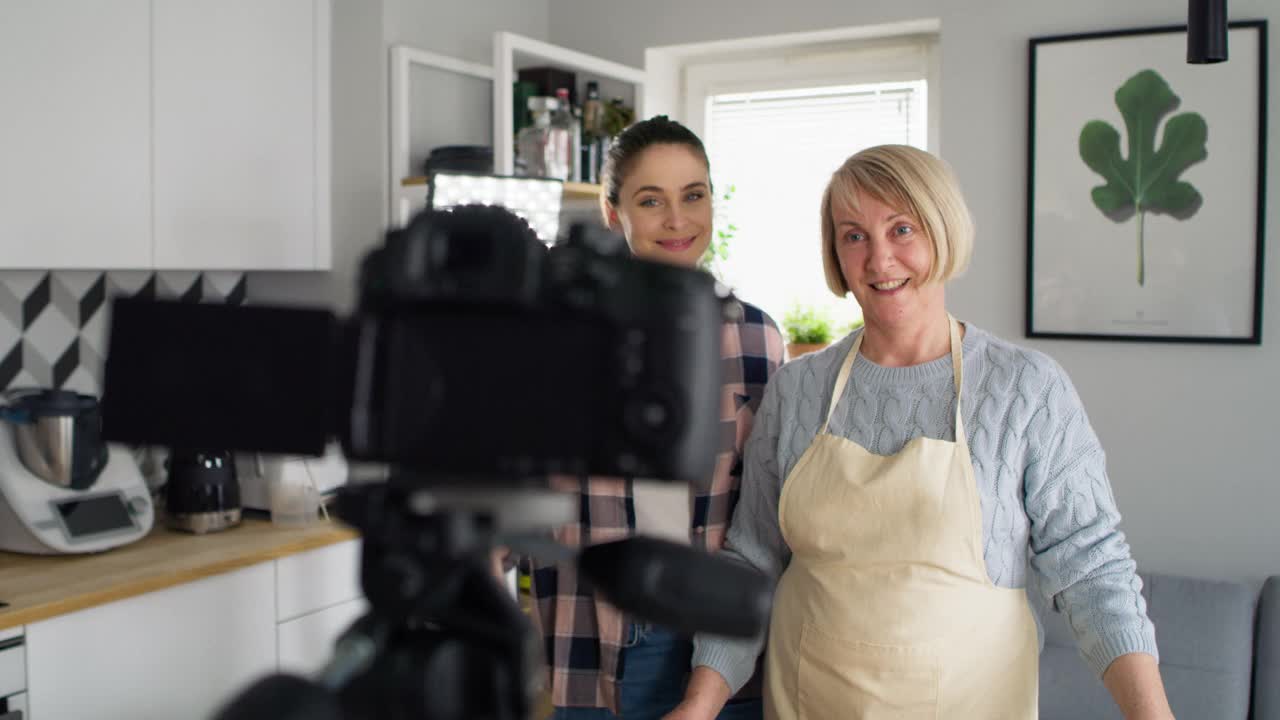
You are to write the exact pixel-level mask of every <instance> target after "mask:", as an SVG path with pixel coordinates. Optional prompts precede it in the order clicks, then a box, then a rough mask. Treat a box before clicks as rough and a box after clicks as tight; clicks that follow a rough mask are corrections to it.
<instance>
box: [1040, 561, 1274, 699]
mask: <svg viewBox="0 0 1280 720" xmlns="http://www.w3.org/2000/svg"><path fill="white" fill-rule="evenodd" d="M1142 579H1143V584H1144V587H1143V595H1144V597H1145V598H1146V600H1147V608H1148V612H1149V614H1150V616H1151V621H1152V622H1153V623H1154V624H1155V626H1156V640H1157V642H1158V643H1159V645H1160V672H1161V675H1162V676H1163V678H1164V682H1165V689H1166V691H1167V692H1168V694H1169V702H1170V704H1171V705H1172V706H1173V711H1174V714H1175V715H1176V716H1177V717H1178V718H1179V720H1249V719H1252V720H1280V577H1273V578H1271V579H1270V580H1268V581H1267V582H1266V584H1265V585H1264V586H1263V589H1262V594H1261V596H1259V594H1258V592H1257V591H1256V590H1255V589H1254V588H1253V587H1251V586H1248V585H1243V584H1238V583H1227V582H1216V581H1210V580H1195V579H1191V578H1182V577H1174V576H1169V575H1157V574H1143V576H1142ZM1041 616H1042V620H1043V622H1044V631H1045V646H1044V651H1043V652H1042V653H1041V655H1040V717H1041V720H1085V719H1092V718H1120V717H1121V716H1120V713H1119V711H1118V710H1117V709H1116V707H1115V704H1114V703H1113V702H1112V701H1111V696H1110V695H1109V694H1108V693H1107V690H1106V688H1104V687H1103V686H1102V682H1101V681H1100V680H1099V679H1098V677H1097V676H1096V675H1094V674H1093V672H1092V671H1090V670H1089V668H1088V667H1087V666H1086V665H1085V663H1084V660H1082V659H1081V658H1080V655H1079V653H1078V652H1077V651H1076V646H1075V640H1074V637H1073V636H1072V634H1071V630H1070V628H1069V627H1068V626H1067V622H1066V619H1065V617H1064V616H1062V615H1061V614H1059V613H1052V612H1050V613H1043V612H1042V613H1041Z"/></svg>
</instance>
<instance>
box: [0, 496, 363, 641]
mask: <svg viewBox="0 0 1280 720" xmlns="http://www.w3.org/2000/svg"><path fill="white" fill-rule="evenodd" d="M159 525H160V523H159V522H157V527H156V528H155V529H153V530H152V531H151V533H150V534H149V535H147V537H145V538H143V539H142V540H139V541H138V542H135V543H132V544H129V545H124V546H122V547H118V548H115V549H113V550H108V551H107V552H104V553H98V554H94V555H19V554H14V553H7V552H0V603H7V604H8V606H7V607H0V630H3V629H5V628H9V627H14V626H17V625H25V624H27V623H30V622H35V621H37V620H45V619H47V618H51V617H56V616H58V615H64V614H66V613H69V612H74V611H76V610H83V609H85V608H90V607H94V606H96V605H103V604H105V603H109V602H113V601H115V600H123V599H125V598H130V597H134V596H137V595H141V594H143V593H148V592H152V591H154V590H161V589H164V588H167V587H172V586H174V585H180V584H182V583H186V582H191V581H192V580H198V579H200V578H203V577H208V576H210V575H218V574H220V573H225V572H229V571H231V570H236V569H239V568H242V567H248V566H249V565H256V564H258V563H261V562H266V561H268V560H274V559H275V558H279V557H285V556H287V555H293V554H294V553H299V552H303V551H305V550H311V549H314V548H318V547H323V546H325V545H331V544H333V543H337V542H341V541H343V540H349V539H352V538H355V537H358V535H357V533H356V531H355V530H352V529H351V528H349V527H347V526H345V525H341V524H339V523H335V522H328V521H324V522H316V523H313V524H310V525H304V526H296V527H289V526H281V525H273V524H272V523H271V522H270V521H268V520H263V519H258V518H253V517H250V518H246V519H245V520H244V522H242V523H241V524H240V525H239V526H237V527H234V528H232V529H230V530H224V531H222V532H217V533H210V534H208V535H192V534H190V533H184V532H177V531H173V530H169V529H166V528H163V527H159Z"/></svg>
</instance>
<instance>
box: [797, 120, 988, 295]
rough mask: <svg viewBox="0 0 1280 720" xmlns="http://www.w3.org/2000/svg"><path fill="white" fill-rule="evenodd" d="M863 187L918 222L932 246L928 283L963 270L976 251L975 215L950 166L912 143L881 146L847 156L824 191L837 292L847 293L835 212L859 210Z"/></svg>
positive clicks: (826, 263)
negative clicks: (974, 243)
mask: <svg viewBox="0 0 1280 720" xmlns="http://www.w3.org/2000/svg"><path fill="white" fill-rule="evenodd" d="M859 192H862V193H865V194H867V195H870V196H871V197H873V198H876V199H877V200H879V201H880V202H882V203H884V204H886V205H888V206H890V207H892V208H894V209H895V210H897V211H899V212H902V213H906V214H907V215H909V216H911V218H912V219H914V220H915V222H917V223H919V225H920V229H921V230H923V231H924V234H925V236H926V237H928V238H929V242H930V243H931V244H932V246H933V262H932V263H930V265H929V277H927V278H925V284H929V283H935V282H938V283H945V282H947V281H948V280H950V279H951V278H953V277H955V276H957V275H959V274H960V273H962V272H964V270H965V268H967V267H968V266H969V258H970V257H972V255H973V235H974V231H973V217H972V216H971V215H970V214H969V208H968V207H967V206H966V205H965V202H964V196H962V195H961V194H960V184H959V183H958V182H956V178H955V175H954V174H953V173H952V172H951V168H949V167H948V166H947V164H946V163H944V162H943V161H942V160H940V159H939V158H937V157H936V156H934V155H931V154H930V153H927V152H925V151H924V150H920V149H918V148H914V147H911V146H910V145H878V146H876V147H871V148H867V149H866V150H863V151H861V152H859V153H857V154H856V155H854V156H852V157H850V158H849V159H848V160H845V161H844V164H843V165H841V166H840V169H839V170H836V171H835V172H834V173H832V175H831V182H829V183H827V189H826V190H825V191H824V192H823V193H822V269H823V270H824V271H825V272H826V276H827V287H828V288H831V292H833V293H835V294H836V295H837V296H839V297H844V296H845V293H847V292H849V286H848V285H847V284H846V283H845V281H844V274H843V273H842V272H840V260H839V258H838V257H837V255H836V240H837V236H836V228H835V219H834V217H833V215H832V211H833V210H834V209H836V208H840V209H848V210H852V211H854V212H857V211H858V207H857V205H856V203H857V197H858V193H859Z"/></svg>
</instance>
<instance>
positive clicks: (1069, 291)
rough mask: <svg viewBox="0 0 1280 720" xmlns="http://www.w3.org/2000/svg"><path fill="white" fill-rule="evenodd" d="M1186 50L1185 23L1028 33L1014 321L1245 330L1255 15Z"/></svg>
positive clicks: (1066, 332) (1232, 334)
mask: <svg viewBox="0 0 1280 720" xmlns="http://www.w3.org/2000/svg"><path fill="white" fill-rule="evenodd" d="M1228 44H1229V48H1230V59H1229V60H1228V61H1227V62H1225V63H1220V64H1215V65H1189V64H1187V62H1186V28H1185V27H1163V28H1150V29H1141V30H1121V31H1113V32H1103V33H1091V34H1085V35H1062V36H1055V37H1039V38H1033V39H1032V40H1031V46H1030V81H1031V94H1030V108H1029V122H1030V133H1029V147H1028V167H1027V173H1028V188H1027V288H1026V292H1027V298H1026V301H1027V321H1026V322H1027V327H1026V331H1027V335H1028V336H1030V337H1046V338H1084V339H1092V340H1131V341H1132V340H1137V341H1160V342H1196V343H1236V344H1259V343H1261V340H1262V279H1263V277H1262V275H1263V247H1264V242H1263V240H1264V232H1265V223H1264V220H1265V208H1266V205H1265V181H1266V127H1267V120H1266V116H1267V96H1266V92H1267V24H1266V21H1248V22H1234V23H1231V24H1230V26H1229V29H1228Z"/></svg>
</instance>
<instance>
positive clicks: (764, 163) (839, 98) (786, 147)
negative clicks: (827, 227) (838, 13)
mask: <svg viewBox="0 0 1280 720" xmlns="http://www.w3.org/2000/svg"><path fill="white" fill-rule="evenodd" d="M930 47H931V44H930V43H929V42H927V41H925V40H920V39H908V40H906V41H902V40H899V41H897V42H893V43H879V44H876V45H874V46H871V47H861V48H857V49H852V50H850V49H847V48H846V49H838V50H831V49H827V50H825V51H822V52H809V53H805V54H797V53H794V52H793V53H791V54H790V55H782V54H779V55H778V57H774V58H769V59H765V60H760V59H758V58H754V59H750V60H744V61H741V62H736V63H735V62H732V61H730V62H719V63H716V64H705V65H690V66H687V67H686V90H687V93H686V106H687V107H690V108H694V109H695V110H696V111H695V112H692V113H687V114H686V117H688V118H689V121H690V125H691V126H694V128H695V130H698V131H700V132H701V134H702V137H703V138H704V140H705V141H706V144H707V150H708V154H709V159H710V161H711V174H712V179H713V182H714V183H715V186H716V195H717V218H716V224H717V230H718V232H721V233H727V234H728V235H730V237H729V238H728V239H727V251H728V257H727V259H725V260H722V261H719V262H718V263H717V264H716V266H715V271H716V272H717V274H718V275H719V276H720V277H721V278H722V279H723V280H724V281H725V282H726V283H727V284H728V285H730V286H731V287H733V288H734V289H735V292H736V293H737V294H738V296H739V297H741V298H742V299H744V300H747V301H748V302H751V303H753V304H755V305H758V306H760V307H761V308H763V309H764V310H765V312H767V313H769V314H770V315H771V316H773V318H774V319H775V320H777V321H778V322H779V323H782V321H783V317H784V316H785V315H786V314H787V312H788V311H789V310H790V309H791V308H792V307H794V306H797V305H799V306H807V307H812V308H816V309H819V310H820V311H823V312H825V313H827V315H828V316H829V317H830V318H831V319H832V321H833V323H834V325H835V327H836V329H837V330H839V329H840V328H842V327H845V326H847V324H848V323H849V322H851V321H853V320H855V319H858V318H860V317H861V312H860V310H859V309H858V308H857V305H856V304H855V303H854V302H853V300H852V298H849V299H846V300H840V299H837V298H836V297H835V296H833V295H832V294H831V292H830V291H829V290H827V288H826V281H825V279H824V275H823V271H822V256H821V237H822V235H821V224H820V217H819V207H820V203H821V198H822V191H823V189H824V188H825V187H826V184H827V181H828V180H829V178H830V176H831V173H832V172H833V171H834V170H835V169H836V168H838V167H839V165H840V163H842V162H843V161H844V160H845V159H846V158H847V157H848V156H850V155H852V154H853V153H855V152H857V151H859V150H861V149H863V148H866V147H870V146H872V145H878V144H883V143H903V144H909V145H914V146H916V147H921V148H926V149H931V148H932V147H933V146H935V145H936V142H934V141H932V140H931V138H932V136H933V135H934V133H933V132H932V131H931V129H932V128H935V127H936V121H935V120H934V118H936V103H935V106H934V107H930V101H931V98H930V93H929V90H930ZM726 194H727V195H728V196H729V197H728V199H727V200H726V199H725V198H724V196H725V195H726ZM731 227H732V229H731Z"/></svg>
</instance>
